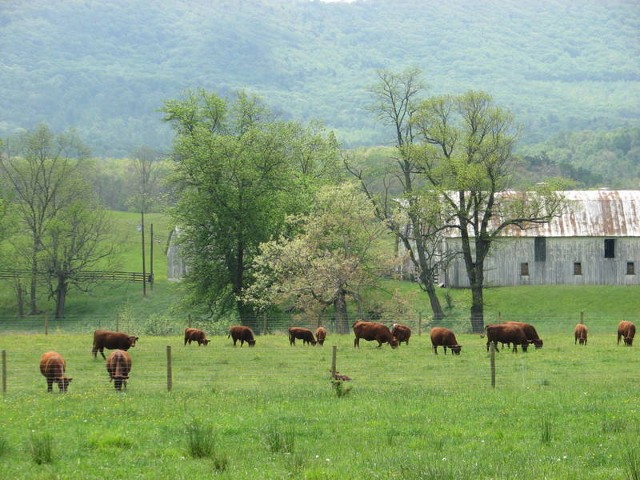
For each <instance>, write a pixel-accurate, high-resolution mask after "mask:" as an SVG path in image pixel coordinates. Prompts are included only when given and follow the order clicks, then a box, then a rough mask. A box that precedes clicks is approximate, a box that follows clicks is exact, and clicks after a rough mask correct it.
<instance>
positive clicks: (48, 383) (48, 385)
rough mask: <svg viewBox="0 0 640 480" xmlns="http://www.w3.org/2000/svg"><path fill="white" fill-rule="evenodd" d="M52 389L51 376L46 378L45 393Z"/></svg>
mask: <svg viewBox="0 0 640 480" xmlns="http://www.w3.org/2000/svg"><path fill="white" fill-rule="evenodd" d="M52 391H53V378H47V393H51V392H52Z"/></svg>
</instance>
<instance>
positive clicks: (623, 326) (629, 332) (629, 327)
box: [618, 320, 636, 347]
mask: <svg viewBox="0 0 640 480" xmlns="http://www.w3.org/2000/svg"><path fill="white" fill-rule="evenodd" d="M635 335H636V326H635V325H634V324H633V323H632V322H628V321H626V320H623V321H621V322H620V323H619V324H618V345H620V339H621V338H623V339H624V344H625V345H626V346H627V347H630V346H632V345H633V337H635Z"/></svg>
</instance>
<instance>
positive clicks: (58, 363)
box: [40, 352, 72, 392]
mask: <svg viewBox="0 0 640 480" xmlns="http://www.w3.org/2000/svg"><path fill="white" fill-rule="evenodd" d="M66 369H67V362H65V361H64V358H62V355H60V354H59V353H58V352H46V353H43V354H42V356H41V357H40V373H42V375H44V377H45V378H46V379H47V392H51V391H53V382H56V383H57V384H58V387H59V388H60V391H61V392H66V391H67V387H68V386H69V383H71V380H72V379H71V378H69V377H66V376H65V375H64V372H65V370H66Z"/></svg>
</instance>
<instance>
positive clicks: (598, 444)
mask: <svg viewBox="0 0 640 480" xmlns="http://www.w3.org/2000/svg"><path fill="white" fill-rule="evenodd" d="M596 330H598V329H596ZM602 330H603V331H602V332H596V333H594V334H592V335H591V336H590V338H589V344H588V345H587V346H586V347H582V346H574V344H573V338H572V336H571V334H570V333H551V334H546V333H545V330H544V329H543V328H538V331H539V332H540V334H541V336H542V337H543V339H544V341H545V346H544V348H543V349H542V350H538V351H530V352H528V353H526V354H523V353H518V354H513V353H510V352H508V351H503V352H500V353H498V354H497V355H496V357H497V358H496V364H497V380H496V388H495V389H492V388H491V385H490V374H489V372H490V369H489V358H488V355H487V352H486V349H485V346H484V339H481V338H480V337H479V336H477V335H470V334H460V335H458V340H459V342H460V343H461V344H462V345H463V351H462V354H461V355H460V356H451V355H446V356H445V355H442V353H441V354H440V355H437V356H436V355H434V354H433V353H432V352H431V349H430V343H429V340H428V336H427V335H422V336H420V337H418V336H417V335H414V337H412V340H411V342H410V345H409V346H404V345H402V346H401V347H400V348H398V349H397V350H392V349H390V348H389V347H388V346H384V347H382V348H376V347H375V345H374V344H373V343H367V342H361V347H360V349H354V348H353V343H352V342H353V337H352V335H344V336H339V335H331V336H330V337H329V338H328V340H327V343H326V344H325V345H324V346H323V347H320V346H316V347H303V346H302V345H297V346H295V347H290V346H289V345H288V340H287V339H286V337H285V336H283V335H270V336H259V337H257V344H256V346H255V347H254V348H248V347H247V346H246V345H245V346H244V347H243V348H240V347H237V348H233V346H232V344H231V341H230V340H228V339H227V338H226V337H224V336H215V337H213V338H212V343H211V344H210V345H209V346H208V347H197V346H195V345H192V346H187V347H185V346H183V345H182V339H181V338H179V337H178V336H169V337H150V336H146V337H142V338H141V339H140V342H139V343H138V344H137V345H136V346H135V347H134V348H133V349H132V350H131V354H132V357H133V369H132V373H131V378H130V381H129V385H128V390H127V392H126V393H120V394H118V393H117V392H115V390H114V388H113V385H111V384H109V382H108V377H107V373H106V370H105V366H104V361H103V360H102V359H101V358H100V357H99V356H98V359H93V357H92V356H91V353H90V349H91V336H90V335H86V334H82V335H75V334H57V335H53V334H50V335H48V336H45V335H40V334H37V335H34V334H31V335H17V334H16V335H2V336H0V350H5V351H6V356H7V393H6V394H5V395H4V397H3V400H2V408H0V425H2V426H3V428H2V429H1V430H0V464H1V465H2V473H1V474H0V477H2V478H22V479H40V478H42V479H45V478H46V479H48V478H62V479H76V478H82V479H93V478H95V479H102V478H122V479H124V478H127V479H129V478H153V479H156V478H170V479H190V480H192V479H197V478H226V479H256V478H265V479H280V478H304V479H345V478H346V479H370V478H381V479H393V478H397V479H430V478H433V479H507V478H509V479H512V478H525V479H531V478H536V479H541V478H547V479H579V478H585V479H628V478H629V479H637V478H639V477H638V475H640V448H639V447H638V443H637V439H638V436H639V435H640V406H639V404H638V392H639V390H638V389H639V384H640V383H639V381H640V370H639V369H638V365H639V361H640V353H639V350H638V347H637V346H635V347H631V348H628V347H623V346H617V345H616V337H615V326H614V327H613V330H611V331H607V332H605V331H604V330H605V329H604V328H602ZM168 345H169V346H171V352H172V371H173V375H172V379H173V389H172V391H171V392H168V391H167V368H166V363H167V361H166V347H167V346H168ZM334 345H336V346H337V369H338V370H339V371H340V372H341V373H343V374H346V375H348V376H350V377H351V378H352V380H351V381H350V382H344V383H342V384H341V387H340V388H341V389H339V388H338V387H336V386H334V385H333V384H332V383H331V381H330V375H329V370H330V367H331V360H332V358H331V357H332V346H334ZM49 349H54V350H56V351H58V352H60V353H62V354H63V355H64V356H65V358H66V359H67V362H68V375H69V376H71V377H73V381H72V383H71V385H70V387H69V392H68V393H67V394H60V393H57V392H56V393H53V394H47V393H46V382H45V380H44V377H42V376H41V375H40V373H39V371H38V359H39V356H40V354H41V353H42V352H44V351H46V350H49ZM348 389H350V390H348ZM347 390H348V391H347Z"/></svg>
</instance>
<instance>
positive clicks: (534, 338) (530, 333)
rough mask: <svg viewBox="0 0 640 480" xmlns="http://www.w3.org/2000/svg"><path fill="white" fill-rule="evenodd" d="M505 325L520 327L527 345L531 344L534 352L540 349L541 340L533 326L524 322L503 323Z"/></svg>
mask: <svg viewBox="0 0 640 480" xmlns="http://www.w3.org/2000/svg"><path fill="white" fill-rule="evenodd" d="M505 324H510V325H518V326H519V327H522V330H523V331H524V334H525V335H526V337H527V340H528V341H529V343H533V345H534V346H535V347H536V350H537V349H539V348H542V339H541V338H540V337H539V336H538V332H537V331H536V329H535V327H534V326H533V325H530V324H528V323H524V322H505Z"/></svg>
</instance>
